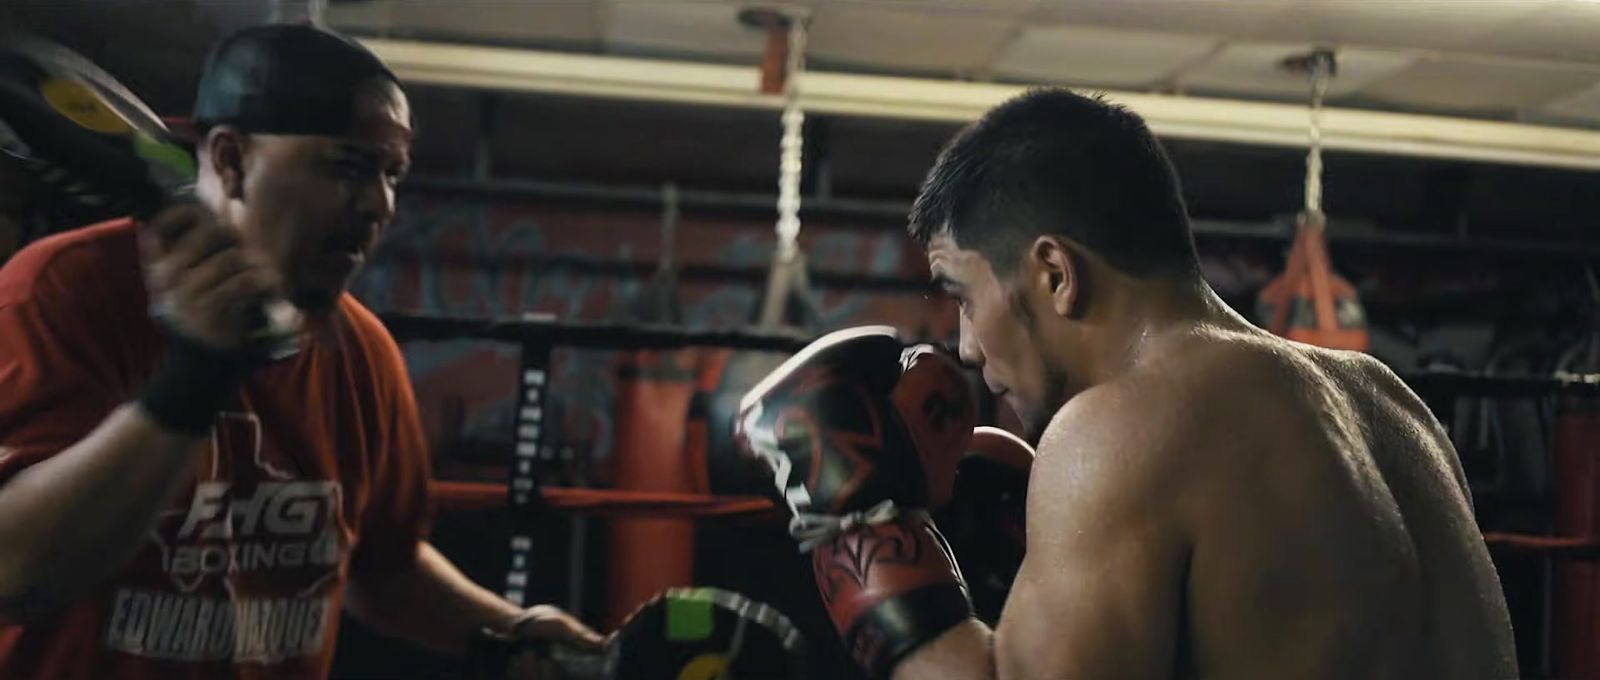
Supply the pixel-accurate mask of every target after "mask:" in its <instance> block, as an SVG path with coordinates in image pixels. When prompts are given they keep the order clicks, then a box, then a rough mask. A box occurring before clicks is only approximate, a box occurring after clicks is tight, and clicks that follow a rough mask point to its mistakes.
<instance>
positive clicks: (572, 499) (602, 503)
mask: <svg viewBox="0 0 1600 680" xmlns="http://www.w3.org/2000/svg"><path fill="white" fill-rule="evenodd" d="M432 488H433V494H434V500H435V503H436V504H437V505H438V507H439V509H441V510H448V511H455V512H473V511H481V510H498V509H504V508H505V507H506V489H505V486H504V485H502V484H493V483H488V482H449V481H436V482H434V483H433V487H432ZM539 500H540V502H542V503H543V504H544V505H545V506H546V507H548V508H550V509H552V510H561V511H566V512H571V513H580V514H584V515H587V516H590V517H601V518H613V517H644V518H649V519H719V520H750V521H761V522H766V521H772V522H781V521H783V519H784V518H783V517H782V516H781V515H779V514H778V512H777V509H776V508H775V506H774V505H773V503H772V501H770V500H767V499H765V498H756V497H744V496H708V495H701V494H689V493H667V492H661V491H614V490H606V489H578V488H570V487H557V486H547V487H544V488H542V489H541V490H540V493H539Z"/></svg>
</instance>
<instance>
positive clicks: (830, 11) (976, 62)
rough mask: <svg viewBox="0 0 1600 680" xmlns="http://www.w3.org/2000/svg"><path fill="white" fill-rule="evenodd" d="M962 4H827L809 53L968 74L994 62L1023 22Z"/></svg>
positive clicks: (850, 61) (878, 65)
mask: <svg viewBox="0 0 1600 680" xmlns="http://www.w3.org/2000/svg"><path fill="white" fill-rule="evenodd" d="M1012 4H1013V5H1014V4H1015V3H1012ZM1003 6H1005V5H1003V4H997V5H996V8H999V7H1003ZM956 9H959V8H946V9H945V10H944V11H912V10H911V9H908V7H907V3H900V4H886V5H885V6H871V7H869V6H866V5H865V4H864V3H852V4H845V3H829V4H823V5H820V6H819V7H817V10H816V13H815V14H814V15H813V16H812V20H811V33H810V37H809V42H808V49H807V56H808V58H811V59H814V60H817V61H822V62H832V63H842V64H850V65H859V66H869V67H874V68H882V69H888V70H896V71H924V72H943V73H951V72H956V73H964V72H969V71H972V70H975V69H980V68H983V67H986V66H988V64H989V62H990V60H992V59H993V58H994V55H995V54H996V53H998V52H999V51H1000V50H1001V49H1002V48H1004V46H1005V45H1006V43H1007V42H1009V41H1010V40H1011V38H1012V36H1013V35H1015V34H1016V31H1017V30H1018V28H1019V27H1020V26H1021V24H1022V19H1021V15H1020V13H1005V12H998V13H973V12H961V11H955V10H956Z"/></svg>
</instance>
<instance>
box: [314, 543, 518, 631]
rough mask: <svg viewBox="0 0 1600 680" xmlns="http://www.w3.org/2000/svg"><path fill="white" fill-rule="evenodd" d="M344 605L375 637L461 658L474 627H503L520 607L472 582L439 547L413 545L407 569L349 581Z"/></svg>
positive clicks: (423, 544) (475, 628) (515, 616)
mask: <svg viewBox="0 0 1600 680" xmlns="http://www.w3.org/2000/svg"><path fill="white" fill-rule="evenodd" d="M345 605H346V607H347V608H348V609H349V610H350V613H351V614H354V615H355V617H356V618H357V619H358V620H360V621H361V622H362V623H364V624H366V625H367V626H369V627H371V628H372V629H373V630H376V631H377V632H379V633H382V634H384V635H387V636H390V637H394V638H398V639H401V640H406V641H409V642H411V643H413V644H416V645H419V646H422V647H424V648H426V649H430V650H432V651H435V652H440V653H443V654H455V655H461V654H465V653H466V651H467V647H468V645H469V644H470V642H471V640H472V635H473V634H474V633H475V632H477V631H478V629H480V628H483V627H484V626H489V627H492V628H496V629H501V628H505V627H506V626H507V625H508V624H509V623H510V622H511V621H512V620H513V619H515V618H517V617H518V616H519V615H521V614H522V608H521V607H518V606H516V605H514V604H511V603H510V602H507V601H505V600H504V599H502V598H501V597H500V596H499V595H496V594H495V593H493V592H491V591H490V590H488V589H487V588H484V587H483V586H480V585H478V584H476V583H473V582H472V579H469V578H467V576H466V575H465V574H462V573H461V570H459V569H457V568H456V567H455V565H453V564H451V563H450V560H449V559H447V558H446V557H445V556H444V555H443V554H441V553H440V552H439V550H438V549H437V548H434V547H433V546H432V545H431V544H428V543H426V542H423V543H419V544H417V559H416V562H415V564H414V565H413V566H412V568H411V569H407V570H404V571H400V572H397V573H395V574H393V575H391V576H389V577H387V578H385V579H383V580H378V581H361V580H357V581H352V582H351V583H350V587H349V590H348V591H346V596H345Z"/></svg>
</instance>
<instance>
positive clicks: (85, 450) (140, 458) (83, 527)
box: [0, 404, 202, 624]
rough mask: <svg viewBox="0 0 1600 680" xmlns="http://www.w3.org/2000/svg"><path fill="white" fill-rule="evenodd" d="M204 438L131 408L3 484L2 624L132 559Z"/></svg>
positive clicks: (67, 596)
mask: <svg viewBox="0 0 1600 680" xmlns="http://www.w3.org/2000/svg"><path fill="white" fill-rule="evenodd" d="M201 441H202V439H201V438H200V437H198V436H196V435H192V434H180V433H178V432H175V431H173V430H170V429H167V428H165V427H162V426H161V425H158V424H157V423H156V422H155V421H154V420H152V419H151V418H150V417H149V415H148V414H147V413H145V411H144V409H143V407H141V406H139V405H137V404H130V405H126V406H123V407H121V408H119V409H117V410H116V411H113V412H112V413H111V415H110V416H108V417H107V418H106V419H105V420H104V421H103V422H101V423H100V425H99V427H96V428H95V429H94V431H93V432H91V433H89V435H88V436H87V437H84V438H83V439H82V440H80V441H79V442H78V443H76V444H73V445H72V446H70V447H68V448H67V449H66V450H64V451H61V452H60V453H58V454H56V455H54V456H51V457H50V458H49V459H47V460H44V461H41V462H39V463H38V464H36V465H33V466H31V467H29V468H27V469H26V470H23V471H22V472H20V473H18V474H17V475H16V476H15V477H13V478H12V479H11V480H10V481H9V482H7V483H6V484H5V485H3V486H0V624H4V623H6V622H7V621H13V622H15V621H22V620H25V619H28V618H31V617H33V616H36V615H38V614H40V613H42V612H44V611H48V610H49V609H52V608H54V607H56V606H59V605H61V604H63V603H65V602H67V601H70V600H71V599H72V598H73V597H75V596H77V595H78V594H79V593H81V592H83V591H84V590H86V589H87V588H89V587H90V586H92V585H94V584H95V583H98V582H99V581H100V580H101V579H103V578H105V577H106V576H107V575H108V574H110V573H111V572H113V571H114V570H116V569H117V568H118V567H120V566H122V564H123V563H124V562H126V561H127V560H128V559H129V558H130V557H132V555H133V553H134V551H135V550H136V549H137V548H138V547H139V544H140V543H142V542H143V541H144V540H145V537H146V534H148V533H149V532H150V530H151V528H152V527H153V525H154V524H155V521H156V517H157V515H158V514H159V513H160V512H161V511H162V510H163V509H165V508H166V507H167V504H168V503H169V502H170V501H171V498H172V496H173V494H174V493H175V492H176V491H177V489H178V487H179V485H180V483H181V482H182V481H183V480H184V479H187V478H188V475H186V474H185V473H186V472H188V471H189V470H190V469H191V468H192V466H193V465H194V464H195V460H196V459H197V458H198V456H197V455H196V452H197V451H198V445H199V444H200V442H201Z"/></svg>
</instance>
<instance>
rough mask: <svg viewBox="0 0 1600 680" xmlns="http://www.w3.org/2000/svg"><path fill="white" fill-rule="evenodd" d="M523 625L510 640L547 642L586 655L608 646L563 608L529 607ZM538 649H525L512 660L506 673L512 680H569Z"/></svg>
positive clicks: (510, 634) (520, 624) (512, 633)
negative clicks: (581, 651)
mask: <svg viewBox="0 0 1600 680" xmlns="http://www.w3.org/2000/svg"><path fill="white" fill-rule="evenodd" d="M523 617H524V618H522V619H521V620H520V621H519V623H517V624H516V625H515V626H513V627H512V629H511V630H510V631H509V634H508V638H509V639H510V640H513V641H518V642H529V641H535V640H537V641H544V642H549V643H554V644H557V645H565V646H568V647H573V648H576V649H579V650H583V651H590V652H598V651H599V650H600V649H601V648H602V647H604V646H605V638H602V637H600V635H599V634H598V633H596V632H594V631H593V630H591V629H590V628H589V627H588V626H585V625H583V623H582V622H581V621H579V620H578V619H577V618H576V617H574V616H573V615H571V614H568V613H566V612H564V611H562V610H561V609H560V608H557V607H554V606H551V605H547V604H542V605H537V606H534V607H529V608H528V610H527V611H526V612H525V613H524V614H523ZM536 648H537V647H536V646H524V649H526V650H527V651H523V652H520V653H518V654H517V655H516V656H513V657H512V658H511V663H510V665H509V666H508V667H507V669H506V678H508V680H557V679H561V678H566V676H565V675H563V674H562V673H561V670H560V666H559V664H557V663H556V662H555V661H553V660H552V659H551V658H550V657H549V656H547V655H543V654H538V653H536V652H535V651H533V649H536Z"/></svg>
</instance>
